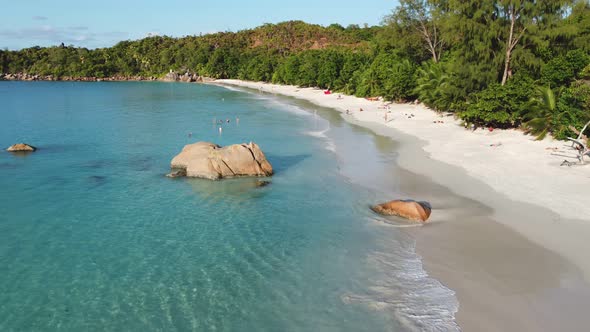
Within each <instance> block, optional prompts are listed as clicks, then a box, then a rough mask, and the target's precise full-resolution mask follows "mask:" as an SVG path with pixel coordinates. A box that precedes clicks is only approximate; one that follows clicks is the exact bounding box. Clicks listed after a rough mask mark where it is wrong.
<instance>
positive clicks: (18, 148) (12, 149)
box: [6, 143, 37, 152]
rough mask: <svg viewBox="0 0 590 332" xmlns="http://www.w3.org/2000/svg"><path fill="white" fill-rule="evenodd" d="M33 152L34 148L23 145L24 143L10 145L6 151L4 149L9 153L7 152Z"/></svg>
mask: <svg viewBox="0 0 590 332" xmlns="http://www.w3.org/2000/svg"><path fill="white" fill-rule="evenodd" d="M35 150H37V148H36V147H34V146H31V145H28V144H25V143H18V144H14V145H11V146H10V147H8V149H6V151H9V152H33V151H35Z"/></svg>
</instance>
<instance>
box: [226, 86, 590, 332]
mask: <svg viewBox="0 0 590 332" xmlns="http://www.w3.org/2000/svg"><path fill="white" fill-rule="evenodd" d="M216 84H223V85H233V86H239V87H244V88H249V89H255V90H258V91H260V92H264V93H272V94H277V95H282V96H288V97H294V98H298V99H301V100H305V101H308V102H311V103H313V104H315V105H318V106H321V107H327V108H332V109H335V110H337V111H340V112H342V113H343V114H342V117H343V118H345V119H346V120H348V121H350V122H353V123H355V124H358V125H361V126H364V127H367V128H370V129H371V130H373V131H375V132H376V133H377V134H379V135H382V136H387V137H391V138H393V139H394V141H396V142H398V143H400V144H399V145H397V146H396V148H397V149H398V152H399V158H398V159H397V163H398V164H399V166H401V167H402V168H404V169H406V170H408V171H410V172H411V173H412V174H417V175H420V176H422V177H423V178H424V179H428V181H433V182H435V183H437V184H438V185H440V188H437V189H436V190H434V191H435V192H424V190H422V189H420V186H419V185H417V184H416V181H412V182H407V186H406V187H403V184H404V182H402V188H401V189H402V192H404V193H406V194H408V195H409V196H410V197H412V198H418V199H426V200H430V201H431V203H433V207H434V212H433V216H432V223H431V224H429V225H428V226H427V227H418V228H413V229H410V230H408V233H409V234H411V235H412V236H413V237H414V238H415V239H416V243H417V251H418V253H419V254H420V255H421V256H422V257H423V259H424V266H425V269H426V270H427V272H428V273H429V274H430V275H432V276H434V277H435V278H437V279H439V280H440V281H441V282H442V283H443V284H445V285H447V286H448V287H449V288H451V289H452V290H454V291H455V292H456V293H457V297H458V299H459V302H460V308H459V312H458V313H457V315H456V318H457V321H458V323H459V325H460V326H461V327H462V329H463V330H465V331H501V330H503V331H554V330H562V331H576V330H579V328H580V326H582V325H581V324H584V308H586V307H587V306H588V305H590V287H589V286H588V285H589V281H590V260H588V259H587V258H586V257H585V256H586V252H588V250H590V241H587V239H588V238H590V205H589V204H588V197H589V195H588V192H587V191H588V188H590V165H588V166H579V165H572V166H560V165H561V164H562V162H563V161H564V160H569V161H575V157H574V154H573V151H572V150H571V149H570V148H569V144H567V143H565V142H562V141H556V140H553V139H551V138H546V139H545V140H543V141H535V140H534V138H533V137H531V136H527V135H524V134H523V133H522V132H521V131H518V130H493V131H489V130H487V129H478V130H475V131H472V130H467V129H465V128H464V127H463V126H462V125H461V123H460V121H458V120H456V119H455V118H454V117H453V116H446V115H444V114H439V113H436V112H434V111H432V110H430V109H428V108H426V107H424V106H423V105H413V104H412V105H410V104H395V103H392V104H389V105H387V104H385V103H383V102H381V101H370V100H367V99H363V98H357V97H353V96H346V95H339V94H337V93H336V94H330V95H326V94H324V92H323V91H322V90H320V89H314V88H299V87H295V86H281V85H273V84H267V83H259V82H245V81H239V80H218V81H216ZM361 109H362V111H360V110H361ZM386 116H387V117H386ZM412 176H413V177H414V178H416V176H415V175H412ZM418 178H419V177H418ZM419 181H420V180H419V179H418V180H417V183H418V184H419ZM384 185H385V184H384ZM441 197H442V198H441ZM394 198H397V197H391V199H394ZM459 198H460V199H459ZM465 200H470V202H472V204H470V207H469V208H467V207H465V206H462V205H461V204H463V203H464V202H465ZM457 216H459V217H457ZM381 227H387V226H381Z"/></svg>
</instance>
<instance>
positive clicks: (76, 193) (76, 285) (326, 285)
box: [0, 82, 452, 331]
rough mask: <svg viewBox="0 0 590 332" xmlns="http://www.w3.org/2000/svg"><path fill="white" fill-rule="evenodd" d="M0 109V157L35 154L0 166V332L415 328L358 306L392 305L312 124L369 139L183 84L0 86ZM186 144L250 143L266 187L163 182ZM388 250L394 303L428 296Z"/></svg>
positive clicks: (330, 146) (363, 197) (363, 207)
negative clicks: (16, 151) (266, 166)
mask: <svg viewBox="0 0 590 332" xmlns="http://www.w3.org/2000/svg"><path fill="white" fill-rule="evenodd" d="M0 103H1V106H0V107H1V108H0V118H1V121H0V146H1V147H2V148H3V149H4V148H5V147H8V146H9V145H11V144H14V143H17V142H21V141H22V142H26V143H30V144H32V145H35V146H37V147H38V148H39V150H38V151H37V152H35V153H33V154H28V155H13V154H11V153H8V152H5V151H2V152H0V188H2V189H1V191H0V330H1V331H81V330H84V331H93V330H110V331H123V330H125V331H155V330H160V331H190V330H193V331H211V330H219V331H403V330H406V329H407V327H404V326H406V325H404V324H407V322H405V321H407V320H410V321H411V320H413V319H414V320H419V319H420V317H419V316H418V315H416V312H419V311H420V310H419V309H416V308H414V309H411V310H409V311H410V312H409V313H407V312H406V314H404V310H397V309H395V310H394V311H393V312H392V311H391V310H377V309H376V308H375V307H376V306H375V305H372V304H375V303H379V302H384V301H385V302H387V301H389V300H391V296H390V297H389V298H388V300H384V299H383V298H381V299H379V298H376V297H379V296H383V295H382V294H381V295H378V294H377V293H378V292H376V291H375V286H376V285H378V284H380V285H383V283H380V282H378V281H376V280H375V278H377V276H379V275H383V271H382V269H380V268H378V267H376V266H375V264H373V263H374V260H372V259H369V258H370V257H373V255H374V253H375V252H380V253H383V248H382V245H381V244H380V241H379V240H378V236H376V231H375V230H374V229H373V228H372V227H370V226H369V225H370V223H371V220H374V216H373V215H372V213H371V212H370V211H369V210H368V209H367V206H368V204H370V203H372V202H374V199H375V197H376V196H375V195H376V194H375V193H372V192H371V191H370V190H368V189H365V188H363V187H360V186H359V185H358V184H355V183H354V181H350V179H348V178H346V177H345V176H343V175H342V174H340V172H339V171H338V170H339V168H340V163H341V162H342V160H341V158H338V155H337V154H336V150H337V148H338V140H336V141H330V140H329V138H330V137H329V135H326V132H327V129H326V128H331V127H334V128H333V132H334V133H339V135H343V136H346V137H347V139H349V140H353V141H357V142H358V141H359V140H366V141H367V142H371V141H372V140H373V138H371V137H370V136H368V134H366V133H355V132H353V131H351V130H350V128H348V127H346V125H344V124H342V123H341V122H339V123H337V124H336V125H335V124H334V123H333V122H331V121H332V120H329V119H325V118H324V117H322V116H320V115H314V113H313V112H310V111H306V110H305V109H303V108H301V107H298V106H296V105H289V104H288V103H287V104H285V103H282V102H280V101H277V100H276V99H275V98H272V97H265V96H260V95H256V94H252V93H244V92H239V91H231V90H228V89H224V88H222V87H217V86H207V85H196V84H173V83H171V84H166V83H70V82H0ZM236 117H239V119H240V121H239V124H238V123H236V121H235V118H236ZM219 119H224V120H225V119H230V122H229V123H224V124H223V133H222V134H221V135H220V134H219V131H218V126H217V125H214V124H213V122H214V121H215V120H219ZM189 133H192V137H189ZM344 133H347V134H344ZM199 140H204V141H212V142H215V143H218V144H221V145H227V144H233V143H239V142H248V141H254V142H256V143H258V144H259V145H260V146H261V148H262V149H263V151H264V152H265V153H266V155H267V158H268V159H269V161H270V162H271V163H272V165H273V167H274V168H275V171H276V175H275V176H273V177H272V184H271V185H270V186H267V187H264V188H256V186H255V182H254V181H255V180H254V179H234V180H224V181H218V182H211V181H207V180H198V179H168V178H166V177H164V174H166V172H167V171H168V170H169V162H170V160H171V159H172V157H173V156H174V155H175V154H177V153H178V152H179V151H180V150H181V148H182V147H183V146H184V145H185V144H188V143H191V142H195V141H199ZM367 144H369V143H367ZM388 237H389V238H390V239H394V240H395V241H397V242H396V243H397V245H398V248H397V249H396V248H393V249H391V248H390V249H388V250H392V251H393V252H396V253H398V254H399V255H394V256H395V257H392V256H388V258H387V259H391V260H394V262H393V263H394V265H395V266H397V267H398V269H399V268H400V267H403V266H405V265H404V264H407V266H411V267H412V269H414V270H415V272H416V273H415V274H413V277H411V278H410V277H407V276H405V277H403V278H405V279H404V280H405V282H408V280H414V279H416V280H417V281H416V282H415V284H414V286H413V287H415V289H412V294H413V295H412V294H409V295H408V294H405V295H404V292H403V291H400V290H398V291H397V292H396V294H394V295H393V298H394V299H396V301H397V302H399V303H401V304H404V303H406V301H404V300H403V299H404V296H406V295H407V296H408V297H412V296H413V297H414V300H415V298H417V297H420V296H423V297H424V298H428V297H429V295H419V293H420V292H415V290H416V289H420V290H425V289H427V287H426V285H427V284H424V282H423V281H424V278H425V275H424V273H423V271H421V269H420V266H421V265H420V263H419V260H417V258H416V257H415V256H414V255H413V254H412V252H413V248H412V243H411V241H408V240H407V239H405V238H404V236H403V234H401V233H399V232H395V231H392V233H391V234H388ZM402 270H403V269H401V270H400V271H398V272H399V273H396V275H398V274H400V273H401V271H402ZM414 270H410V271H414ZM403 278H402V279H403ZM420 278H422V279H420ZM418 279H420V280H418ZM391 280H394V281H395V280H397V279H396V278H395V277H394V278H393V279H389V281H390V282H389V283H390V284H391ZM402 281H403V280H402ZM402 281H400V283H398V284H399V285H401V282H402ZM394 283H395V282H394ZM428 285H430V286H429V287H435V288H436V284H435V285H434V286H433V285H432V284H428ZM390 286H392V287H395V285H390ZM400 288H401V287H400ZM403 288H404V289H405V288H407V287H405V286H404V287H403ZM411 288H412V287H409V288H408V289H411ZM417 294H418V295H417ZM444 296H448V294H446V295H444ZM444 296H443V297H444ZM434 298H435V299H437V297H436V296H434ZM355 299H357V300H355ZM421 301H422V300H420V301H418V306H420V303H424V307H425V308H426V307H427V306H428V305H431V304H432V303H430V302H432V301H433V300H432V299H430V300H428V299H426V300H424V302H421ZM394 302H395V301H394ZM407 302H408V303H410V302H411V301H407ZM434 302H436V301H434ZM429 303H430V304H429ZM435 306H441V308H442V309H441V308H438V307H437V308H438V309H440V311H441V312H443V313H444V311H445V308H444V305H442V304H440V303H438V302H437V303H435ZM398 307H399V306H398ZM401 307H404V306H403V305H402V306H401ZM404 308H406V309H405V310H406V311H408V309H407V307H404ZM398 309H399V308H398ZM438 309H437V310H438ZM424 310H430V309H424ZM436 312H438V311H436ZM446 314H447V315H448V314H449V313H446ZM400 315H401V316H400ZM451 315H452V312H451ZM433 316H436V314H433ZM400 317H403V318H404V319H400ZM442 321H444V319H443V320H440V319H439V320H438V323H440V322H442ZM420 324H426V323H424V322H420V323H419V324H418V323H416V324H414V325H416V326H424V325H420ZM410 325H412V324H410ZM439 328H440V329H437V330H441V331H442V330H447V329H446V328H444V327H441V326H439Z"/></svg>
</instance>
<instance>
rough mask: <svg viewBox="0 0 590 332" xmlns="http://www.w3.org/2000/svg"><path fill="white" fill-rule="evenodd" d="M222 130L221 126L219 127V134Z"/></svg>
mask: <svg viewBox="0 0 590 332" xmlns="http://www.w3.org/2000/svg"><path fill="white" fill-rule="evenodd" d="M222 132H223V129H221V127H219V135H221V133H222Z"/></svg>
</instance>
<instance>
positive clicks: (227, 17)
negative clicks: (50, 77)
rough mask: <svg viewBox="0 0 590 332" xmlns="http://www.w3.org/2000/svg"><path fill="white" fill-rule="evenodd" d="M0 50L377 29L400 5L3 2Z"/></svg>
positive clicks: (250, 0)
mask: <svg viewBox="0 0 590 332" xmlns="http://www.w3.org/2000/svg"><path fill="white" fill-rule="evenodd" d="M2 2H5V3H3V4H2V6H1V7H2V10H1V12H2V19H1V20H0V48H1V49H10V50H17V49H21V48H26V47H31V46H51V45H59V44H61V43H62V42H63V43H64V44H66V45H74V46H81V47H88V48H97V47H106V46H112V45H114V44H116V43H117V42H118V41H121V40H135V39H140V38H144V37H147V36H150V35H167V36H173V37H182V36H187V35H199V34H207V33H212V32H218V31H234V32H235V31H239V30H243V29H249V28H254V27H257V26H259V25H262V24H264V23H279V22H283V21H288V20H302V21H305V22H308V23H315V24H321V25H329V24H332V23H338V24H341V25H343V26H347V25H349V24H359V25H363V24H365V23H367V24H369V25H377V24H380V23H381V20H382V19H383V17H384V16H385V15H387V14H389V13H390V12H391V10H392V9H393V8H395V7H396V6H397V1H396V0H339V1H338V0H323V1H322V0H291V1H284V0H283V1H281V0H275V1H272V0H241V1H240V0H217V1H202V0H192V1H191V0H158V1H157V0H99V1H88V0H78V1H74V0H3V1H2Z"/></svg>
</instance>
